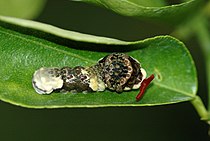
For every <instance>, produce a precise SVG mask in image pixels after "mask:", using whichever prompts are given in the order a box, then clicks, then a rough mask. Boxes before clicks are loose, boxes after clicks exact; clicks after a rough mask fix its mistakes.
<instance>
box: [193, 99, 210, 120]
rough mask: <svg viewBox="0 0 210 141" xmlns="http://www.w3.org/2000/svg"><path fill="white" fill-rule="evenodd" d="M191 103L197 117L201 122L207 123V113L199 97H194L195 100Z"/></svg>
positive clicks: (209, 118)
mask: <svg viewBox="0 0 210 141" xmlns="http://www.w3.org/2000/svg"><path fill="white" fill-rule="evenodd" d="M191 103H192V104H193V106H194V107H195V109H196V111H197V113H198V115H199V116H200V117H201V120H205V121H207V122H208V121H209V120H210V117H209V113H208V111H207V110H206V108H205V106H204V104H203V102H202V100H201V99H200V97H199V96H196V97H195V99H193V100H192V101H191Z"/></svg>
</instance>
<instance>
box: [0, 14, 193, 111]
mask: <svg viewBox="0 0 210 141" xmlns="http://www.w3.org/2000/svg"><path fill="white" fill-rule="evenodd" d="M118 51H123V52H125V53H127V54H129V55H131V56H133V57H134V58H136V59H137V60H139V61H140V62H141V65H142V67H143V68H144V69H145V70H146V71H147V74H148V75H151V74H155V79H154V80H153V82H152V84H151V85H150V86H149V87H148V89H147V91H146V93H145V95H144V97H143V98H142V100H140V101H139V102H136V101H135V96H136V95H137V94H138V90H132V91H128V92H123V93H122V94H117V93H115V92H111V91H109V90H106V91H104V92H93V93H89V94H82V93H79V94H71V93H68V94H61V93H52V94H51V95H39V94H37V93H36V92H35V91H34V89H33V87H32V84H31V80H32V75H33V73H34V71H35V70H37V69H39V68H40V67H43V66H45V67H50V66H56V67H63V66H70V67H74V66H77V65H82V66H89V65H93V64H95V63H96V62H97V60H98V59H100V58H101V57H104V56H105V55H107V54H108V53H109V52H118ZM0 65H1V68H0V99H1V100H3V101H6V102H9V103H12V104H15V105H20V106H24V107H30V108H58V107H103V106H151V105H162V104H171V103H177V102H182V101H188V100H192V99H194V98H195V96H196V95H195V94H196V92H197V76H196V70H195V65H194V62H193V60H192V58H191V56H190V53H189V52H188V50H187V49H186V47H185V46H184V44H183V43H181V42H180V41H178V40H177V39H175V38H173V37H170V36H157V37H154V38H149V39H145V40H142V41H136V42H125V41H120V40H116V39H111V38H105V37H97V36H92V35H86V34H81V33H77V32H72V31H66V30H63V29H59V28H56V27H54V26H51V25H46V24H42V23H37V22H33V21H27V20H20V19H14V18H7V17H0Z"/></svg>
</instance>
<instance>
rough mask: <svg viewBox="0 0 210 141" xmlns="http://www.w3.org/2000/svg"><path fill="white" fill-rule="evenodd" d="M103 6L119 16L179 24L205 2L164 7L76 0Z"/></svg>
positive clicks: (133, 0)
mask: <svg viewBox="0 0 210 141" xmlns="http://www.w3.org/2000/svg"><path fill="white" fill-rule="evenodd" d="M76 1H83V2H87V3H93V4H96V5H98V6H102V7H104V8H107V9H109V10H111V11H114V12H116V13H118V14H121V15H124V16H129V17H135V18H139V19H142V18H147V19H153V20H161V21H167V22H171V23H174V22H175V23H177V22H179V21H181V20H183V19H186V17H188V16H189V15H191V14H193V13H196V9H199V8H200V6H199V5H200V4H201V3H202V2H203V0H189V1H187V2H183V3H180V4H175V5H169V6H164V2H162V3H161V1H159V0H158V1H156V0H149V1H145V0H76Z"/></svg>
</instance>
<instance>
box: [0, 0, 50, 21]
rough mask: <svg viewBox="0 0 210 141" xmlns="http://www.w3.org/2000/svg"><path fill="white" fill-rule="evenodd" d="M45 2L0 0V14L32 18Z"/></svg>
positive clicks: (40, 0)
mask: <svg viewBox="0 0 210 141" xmlns="http://www.w3.org/2000/svg"><path fill="white" fill-rule="evenodd" d="M45 3H46V0H0V15H4V16H12V17H18V18H25V19H34V18H36V17H37V16H38V15H39V13H40V12H41V11H42V9H43V8H44V5H45Z"/></svg>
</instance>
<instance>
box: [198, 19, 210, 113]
mask: <svg viewBox="0 0 210 141" xmlns="http://www.w3.org/2000/svg"><path fill="white" fill-rule="evenodd" d="M194 30H195V32H196V33H197V37H198V41H199V43H200V45H201V49H202V51H203V54H204V57H205V63H206V76H207V88H208V110H210V33H209V32H208V26H207V20H206V19H205V17H203V16H201V17H200V19H199V20H198V22H197V23H196V27H195V28H194Z"/></svg>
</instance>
